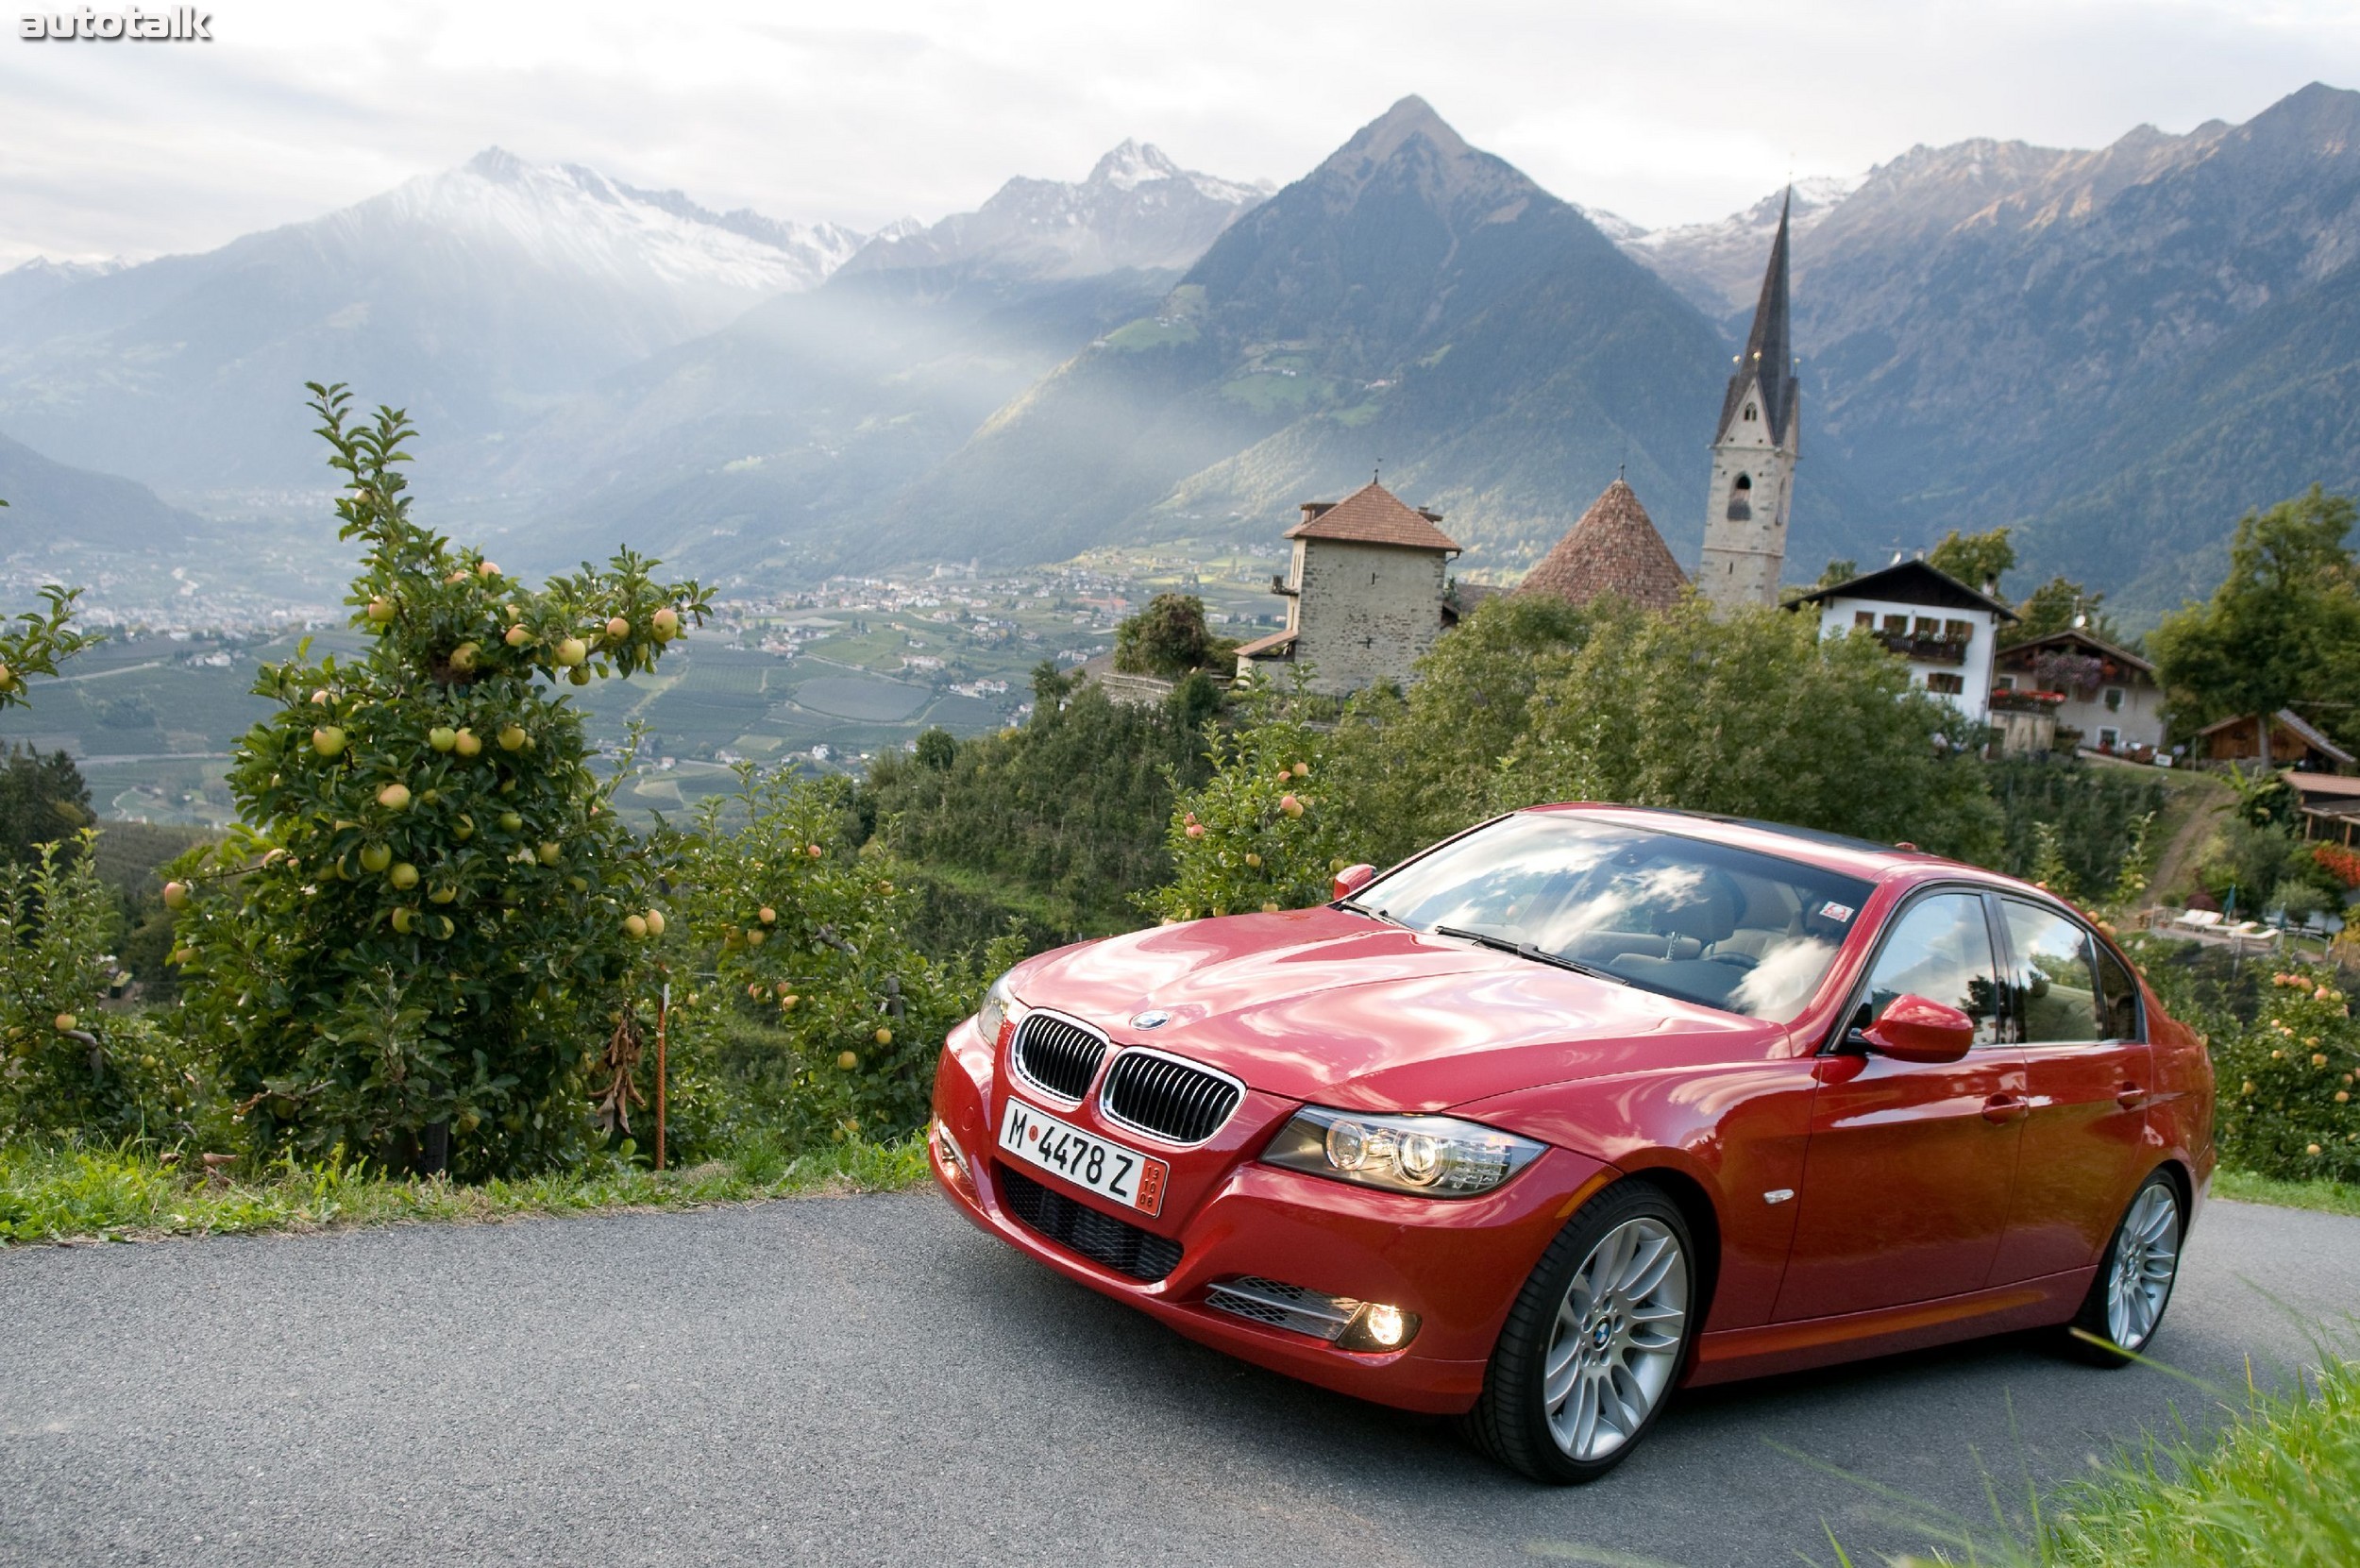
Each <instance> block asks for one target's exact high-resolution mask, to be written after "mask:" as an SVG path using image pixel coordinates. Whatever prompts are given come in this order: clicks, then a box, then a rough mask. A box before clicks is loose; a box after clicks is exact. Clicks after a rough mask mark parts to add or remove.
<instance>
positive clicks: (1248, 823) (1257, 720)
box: [1138, 682, 1348, 922]
mask: <svg viewBox="0 0 2360 1568" xmlns="http://www.w3.org/2000/svg"><path fill="white" fill-rule="evenodd" d="M1299 696H1300V694H1298V700H1299ZM1243 705H1244V708H1245V718H1246V722H1244V723H1243V724H1241V725H1239V727H1238V728H1237V729H1236V730H1235V731H1222V730H1221V729H1219V728H1216V729H1215V730H1214V731H1213V732H1212V735H1211V742H1212V744H1211V748H1210V750H1207V751H1206V753H1205V755H1206V758H1207V759H1208V760H1209V761H1210V762H1211V763H1212V765H1213V775H1212V777H1211V778H1210V779H1208V780H1206V781H1205V784H1203V786H1202V787H1200V788H1197V789H1193V790H1189V791H1188V792H1186V793H1185V794H1182V795H1181V796H1180V798H1179V799H1178V800H1177V801H1174V802H1173V804H1172V820H1171V822H1170V824H1169V826H1168V827H1167V830H1166V836H1165V842H1166V845H1167V847H1168V848H1169V849H1170V851H1171V853H1172V881H1171V882H1169V883H1167V884H1166V885H1163V886H1161V887H1157V888H1154V889H1151V890H1150V891H1148V892H1147V893H1145V894H1142V895H1141V896H1140V898H1139V901H1138V902H1139V903H1140V905H1141V907H1143V908H1145V909H1146V910H1148V912H1149V913H1151V914H1154V915H1156V916H1159V917H1161V918H1162V919H1164V920H1165V921H1167V922H1170V921H1174V920H1193V919H1202V918H1203V917H1205V916H1208V915H1237V914H1243V913H1246V912H1249V911H1252V910H1257V909H1258V910H1264V911H1273V910H1278V909H1301V908H1305V907H1307V906H1309V905H1311V904H1315V903H1323V902H1326V901H1327V899H1328V897H1329V895H1330V892H1331V891H1332V882H1331V878H1332V877H1333V876H1334V874H1335V873H1336V872H1337V871H1340V870H1341V869H1342V868H1343V866H1344V862H1345V860H1346V858H1347V836H1348V835H1346V833H1345V830H1344V825H1343V824H1342V823H1341V822H1340V821H1339V820H1338V819H1337V818H1336V816H1335V815H1334V814H1333V813H1331V812H1329V811H1326V810H1323V808H1322V802H1321V801H1320V800H1319V798H1318V797H1317V796H1316V795H1315V794H1314V793H1313V789H1314V785H1313V783H1312V780H1313V778H1314V775H1315V774H1320V775H1323V771H1324V769H1323V764H1324V763H1325V761H1326V758H1327V754H1328V752H1329V750H1330V740H1331V736H1330V734H1329V733H1327V732H1325V731H1323V730H1320V729H1316V728H1314V727H1313V726H1312V725H1311V724H1309V723H1307V722H1306V721H1305V720H1303V719H1302V718H1299V717H1294V715H1293V714H1292V713H1291V712H1290V705H1289V704H1287V703H1285V702H1284V701H1282V700H1281V699H1280V698H1279V697H1278V695H1277V694H1276V693H1275V692H1273V690H1272V689H1271V687H1270V685H1269V684H1268V683H1267V682H1257V683H1256V685H1255V686H1254V688H1253V689H1252V690H1251V691H1250V692H1249V693H1248V694H1247V695H1246V697H1245V699H1244V702H1243Z"/></svg>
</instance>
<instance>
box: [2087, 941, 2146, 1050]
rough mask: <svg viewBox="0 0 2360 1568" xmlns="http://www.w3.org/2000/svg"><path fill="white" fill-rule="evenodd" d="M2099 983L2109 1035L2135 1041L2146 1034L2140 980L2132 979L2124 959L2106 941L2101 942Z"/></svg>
mask: <svg viewBox="0 0 2360 1568" xmlns="http://www.w3.org/2000/svg"><path fill="white" fill-rule="evenodd" d="M2098 986H2099V995H2100V1000H2101V1001H2102V1002H2103V1003H2104V1004H2105V1008H2106V1037H2107V1038H2108V1039H2110V1040H2135V1039H2142V1038H2144V1037H2145V1036H2144V1035H2143V1034H2142V1032H2141V1031H2140V1029H2139V983H2138V982H2137V981H2135V980H2133V979H2132V978H2131V971H2130V970H2129V969H2125V968H2123V965H2122V960H2121V959H2119V958H2117V957H2116V956H2115V954H2114V950H2113V949H2111V948H2109V947H2107V946H2106V944H2105V943H2103V942H2100V943H2099V944H2098Z"/></svg>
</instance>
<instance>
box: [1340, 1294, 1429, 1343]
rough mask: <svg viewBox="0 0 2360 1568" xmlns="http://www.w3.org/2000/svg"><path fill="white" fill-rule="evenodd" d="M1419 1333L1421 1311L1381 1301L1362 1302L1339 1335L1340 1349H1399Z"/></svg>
mask: <svg viewBox="0 0 2360 1568" xmlns="http://www.w3.org/2000/svg"><path fill="white" fill-rule="evenodd" d="M1417 1335H1418V1315H1417V1314H1416V1313H1415V1312H1405V1311H1403V1310H1402V1309H1401V1308H1400V1307H1393V1306H1390V1305H1388V1304H1387V1303H1385V1302H1381V1301H1369V1302H1362V1303H1361V1304H1360V1309H1359V1310H1358V1311H1357V1312H1355V1313H1354V1314H1353V1315H1352V1322H1351V1323H1350V1324H1346V1325H1345V1327H1344V1331H1343V1332H1342V1333H1341V1334H1340V1335H1338V1336H1337V1338H1336V1348H1337V1349H1339V1350H1361V1351H1368V1350H1399V1349H1400V1348H1401V1347H1402V1346H1404V1345H1406V1344H1408V1342H1409V1341H1410V1340H1414V1339H1416V1338H1417Z"/></svg>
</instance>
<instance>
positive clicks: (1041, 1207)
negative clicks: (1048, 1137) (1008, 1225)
mask: <svg viewBox="0 0 2360 1568" xmlns="http://www.w3.org/2000/svg"><path fill="white" fill-rule="evenodd" d="M993 1171H994V1173H995V1174H996V1175H997V1176H998V1177H999V1181H998V1183H997V1185H998V1187H999V1189H1000V1206H1001V1207H1002V1208H1004V1209H1006V1210H1007V1211H1008V1212H1009V1213H1010V1214H1013V1215H1015V1216H1016V1217H1017V1219H1019V1220H1020V1221H1021V1222H1023V1223H1024V1224H1025V1225H1026V1226H1028V1227H1029V1228H1031V1229H1033V1230H1037V1231H1038V1232H1040V1234H1041V1235H1043V1236H1046V1237H1047V1238H1049V1239H1051V1240H1052V1241H1054V1242H1056V1243H1057V1245H1059V1246H1061V1247H1063V1248H1065V1249H1066V1250H1068V1251H1069V1252H1077V1253H1080V1254H1081V1255H1082V1256H1084V1257H1087V1258H1088V1259H1089V1260H1090V1261H1091V1262H1093V1263H1097V1264H1101V1265H1103V1266H1104V1267H1105V1268H1109V1269H1112V1270H1113V1271H1114V1272H1115V1273H1119V1274H1129V1275H1130V1276H1131V1277H1132V1278H1133V1279H1141V1280H1146V1281H1149V1282H1150V1283H1153V1282H1154V1281H1155V1280H1159V1279H1161V1278H1163V1277H1164V1276H1165V1275H1166V1274H1168V1273H1172V1270H1174V1269H1176V1268H1178V1267H1179V1266H1180V1243H1179V1242H1177V1241H1173V1240H1170V1239H1166V1238H1164V1237H1161V1236H1158V1235H1156V1234H1155V1232H1154V1231H1149V1230H1141V1229H1140V1228H1139V1227H1138V1226H1137V1225H1135V1224H1132V1223H1130V1222H1127V1221H1123V1220H1118V1219H1116V1218H1115V1217H1114V1216H1113V1215H1111V1214H1102V1213H1100V1212H1099V1211H1098V1210H1097V1209H1094V1208H1091V1207H1090V1206H1088V1205H1087V1204H1079V1203H1076V1202H1074V1201H1073V1200H1072V1199H1071V1198H1069V1197H1067V1196H1065V1194H1063V1193H1061V1192H1052V1191H1050V1190H1049V1189H1047V1188H1045V1187H1043V1186H1041V1184H1040V1183H1038V1182H1037V1181H1035V1180H1033V1178H1032V1177H1030V1176H1028V1175H1026V1174H1024V1172H1021V1171H1017V1170H1013V1169H1011V1168H1010V1167H1008V1166H1006V1165H1003V1164H995V1165H994V1166H993Z"/></svg>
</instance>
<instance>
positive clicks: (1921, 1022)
mask: <svg viewBox="0 0 2360 1568" xmlns="http://www.w3.org/2000/svg"><path fill="white" fill-rule="evenodd" d="M1859 1039H1860V1042H1861V1043H1862V1044H1863V1045H1865V1046H1866V1047H1868V1049H1869V1050H1871V1051H1874V1052H1876V1053H1877V1054H1879V1055H1880V1056H1890V1057H1892V1058H1893V1059H1894V1060H1895V1061H1896V1062H1955V1061H1957V1060H1958V1059H1959V1058H1960V1057H1962V1056H1964V1055H1965V1054H1966V1052H1967V1048H1968V1047H1969V1046H1971V1045H1973V1044H1974V1043H1975V1020H1973V1019H1971V1018H1968V1017H1967V1016H1966V1015H1965V1014H1964V1013H1962V1012H1960V1011H1959V1010H1958V1009H1957V1008H1956V1007H1951V1006H1946V1005H1945V1004H1944V1003H1939V1002H1930V1001H1928V1000H1927V999H1926V998H1924V997H1922V996H1896V997H1895V998H1894V999H1893V1000H1892V1001H1891V1002H1889V1003H1886V1004H1885V1010H1884V1011H1883V1012H1881V1013H1880V1014H1878V1015H1877V1021H1876V1022H1874V1023H1872V1024H1870V1025H1869V1026H1868V1027H1867V1028H1865V1029H1863V1030H1862V1031H1860V1035H1859Z"/></svg>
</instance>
